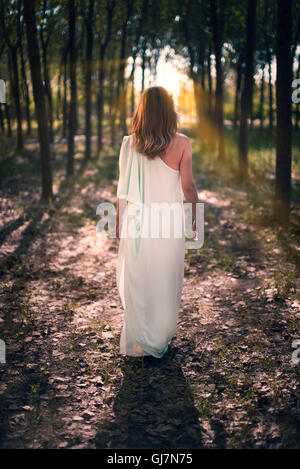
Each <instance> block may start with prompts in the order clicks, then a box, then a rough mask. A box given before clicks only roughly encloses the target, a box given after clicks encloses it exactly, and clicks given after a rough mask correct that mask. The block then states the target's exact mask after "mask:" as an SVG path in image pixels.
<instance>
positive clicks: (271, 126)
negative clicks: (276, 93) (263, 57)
mask: <svg viewBox="0 0 300 469" xmlns="http://www.w3.org/2000/svg"><path fill="white" fill-rule="evenodd" d="M268 65H269V132H270V133H272V131H273V84H272V54H271V51H270V50H269V51H268Z"/></svg>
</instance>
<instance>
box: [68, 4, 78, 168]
mask: <svg viewBox="0 0 300 469" xmlns="http://www.w3.org/2000/svg"><path fill="white" fill-rule="evenodd" d="M75 31H76V6H75V0H69V60H70V63H69V73H70V86H71V93H70V94H71V98H70V108H69V125H68V127H69V129H68V130H69V133H68V158H67V177H68V176H72V174H73V173H74V148H75V131H76V108H77V84H76V65H77V51H76V43H75V41H76V37H75Z"/></svg>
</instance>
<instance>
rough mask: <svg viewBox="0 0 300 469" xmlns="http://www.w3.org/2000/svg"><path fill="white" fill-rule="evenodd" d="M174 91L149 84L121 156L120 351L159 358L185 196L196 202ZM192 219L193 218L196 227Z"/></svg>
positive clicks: (176, 297) (176, 277)
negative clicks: (121, 309) (170, 92)
mask: <svg viewBox="0 0 300 469" xmlns="http://www.w3.org/2000/svg"><path fill="white" fill-rule="evenodd" d="M177 128H178V115H177V113H176V111H175V106H174V101H173V97H172V96H171V95H170V94H169V93H168V92H167V91H166V90H165V89H164V88H162V87H161V86H151V87H150V88H148V89H146V90H145V91H144V92H143V94H142V96H141V99H140V102H139V104H138V107H137V109H136V112H135V114H134V116H133V120H132V128H131V135H128V136H125V137H124V138H123V142H122V146H121V150H120V158H119V181H118V189H117V222H116V235H117V238H118V239H119V240H120V244H119V251H118V263H117V285H118V290H119V294H120V297H121V300H122V305H123V308H124V322H123V327H122V331H121V339H120V353H121V354H122V355H130V356H136V357H137V356H143V355H152V356H154V357H156V358H160V357H162V356H163V355H164V354H165V352H166V351H167V349H168V344H169V342H170V340H171V339H172V338H173V337H175V336H176V333H177V319H178V311H179V307H180V302H181V294H182V286H183V276H184V255H185V236H184V226H185V223H184V210H183V195H184V198H185V200H186V201H187V202H191V203H192V208H193V214H194V215H195V213H196V203H197V202H198V201H199V199H198V194H197V189H196V186H195V183H194V179H193V174H192V150H191V144H190V141H189V139H188V137H186V136H185V135H184V134H182V133H178V132H177ZM194 226H195V220H194V222H193V228H194Z"/></svg>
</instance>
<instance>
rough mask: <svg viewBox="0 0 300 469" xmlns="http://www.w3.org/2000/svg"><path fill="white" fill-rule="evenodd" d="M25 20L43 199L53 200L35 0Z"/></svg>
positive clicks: (28, 0) (26, 1) (29, 4)
mask: <svg viewBox="0 0 300 469" xmlns="http://www.w3.org/2000/svg"><path fill="white" fill-rule="evenodd" d="M24 20H25V24H26V34H27V47H28V57H29V63H30V70H31V80H32V88H33V97H34V102H35V111H36V118H37V123H38V135H39V142H40V159H41V169H42V199H44V200H48V201H49V200H52V197H53V194H52V170H51V155H50V144H49V131H48V121H47V113H46V103H45V96H44V89H43V82H42V73H41V61H40V51H39V44H38V37H37V28H36V21H35V11H34V0H24Z"/></svg>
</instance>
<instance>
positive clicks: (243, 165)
mask: <svg viewBox="0 0 300 469" xmlns="http://www.w3.org/2000/svg"><path fill="white" fill-rule="evenodd" d="M255 24H256V0H248V5H247V32H246V35H247V37H246V61H245V77H244V86H243V91H242V98H241V119H240V132H239V173H240V176H241V177H242V178H247V176H248V118H249V116H250V112H251V101H252V91H253V72H254V49H255Z"/></svg>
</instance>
